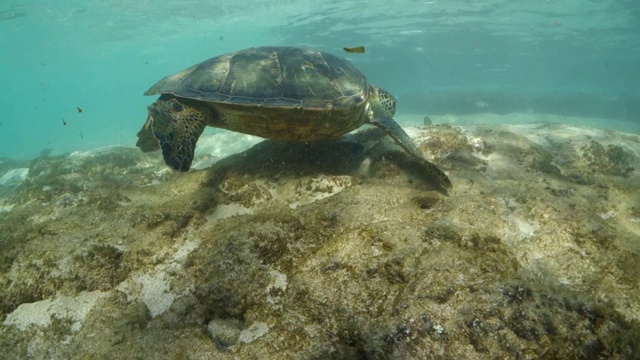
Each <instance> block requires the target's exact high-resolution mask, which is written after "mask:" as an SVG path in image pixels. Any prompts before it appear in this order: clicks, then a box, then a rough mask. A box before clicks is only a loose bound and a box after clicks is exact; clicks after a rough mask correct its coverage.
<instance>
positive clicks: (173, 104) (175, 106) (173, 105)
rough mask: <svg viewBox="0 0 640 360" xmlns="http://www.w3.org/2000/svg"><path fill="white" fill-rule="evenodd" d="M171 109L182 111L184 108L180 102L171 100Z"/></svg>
mask: <svg viewBox="0 0 640 360" xmlns="http://www.w3.org/2000/svg"><path fill="white" fill-rule="evenodd" d="M171 109H172V110H173V111H175V112H180V111H182V110H183V109H184V108H183V107H182V104H180V103H179V102H177V101H175V100H173V101H171Z"/></svg>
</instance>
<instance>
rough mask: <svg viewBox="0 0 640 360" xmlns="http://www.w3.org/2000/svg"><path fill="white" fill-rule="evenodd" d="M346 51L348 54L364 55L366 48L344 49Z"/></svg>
mask: <svg viewBox="0 0 640 360" xmlns="http://www.w3.org/2000/svg"><path fill="white" fill-rule="evenodd" d="M343 49H344V51H346V52H348V53H363V52H364V46H356V47H351V48H343Z"/></svg>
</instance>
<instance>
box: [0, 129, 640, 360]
mask: <svg viewBox="0 0 640 360" xmlns="http://www.w3.org/2000/svg"><path fill="white" fill-rule="evenodd" d="M580 131H583V132H580ZM408 133H409V134H410V135H411V136H412V137H413V138H414V140H415V141H416V143H417V144H419V148H420V149H421V151H423V153H424V154H425V156H427V157H430V158H431V159H433V160H434V162H437V163H438V165H439V166H441V168H443V169H444V170H445V171H447V172H448V174H449V176H450V177H451V178H452V179H453V182H454V188H453V189H452V190H451V191H450V192H449V193H448V194H445V193H442V192H439V191H438V187H436V186H433V184H431V183H430V182H429V181H428V180H426V179H424V178H421V177H420V174H419V172H412V171H411V169H412V161H411V159H410V158H408V156H407V155H406V154H404V152H402V150H401V149H400V148H398V147H396V145H394V144H393V143H392V142H391V141H389V140H386V139H385V138H384V137H383V136H382V135H383V134H381V133H380V132H378V131H375V130H374V131H367V130H365V131H361V132H358V133H356V134H353V135H351V136H349V137H347V138H345V139H341V140H339V141H332V142H328V143H318V144H311V145H304V144H293V145H292V144H287V143H279V142H273V141H265V142H261V143H259V144H257V145H255V146H253V147H251V148H249V149H247V150H245V151H242V152H240V153H238V154H235V155H230V156H227V157H224V156H221V157H222V158H223V159H222V160H219V161H217V162H215V164H214V165H212V166H211V167H210V168H206V169H203V170H197V171H193V172H190V173H186V174H177V173H170V172H166V171H165V170H163V165H162V164H160V163H159V162H158V161H154V160H153V159H151V158H150V157H147V156H145V155H143V154H140V153H137V152H132V151H131V149H128V148H116V149H110V150H109V151H103V152H100V153H96V154H86V155H83V156H78V154H76V155H66V156H56V157H48V158H46V159H45V158H43V159H39V160H37V161H35V162H33V163H32V165H31V166H30V168H29V174H28V175H27V178H26V179H25V180H24V182H23V183H22V184H21V185H20V186H19V187H18V188H17V189H16V191H15V192H13V193H11V194H10V195H8V196H7V197H6V198H4V199H3V201H4V202H5V203H7V204H13V207H12V209H11V210H10V211H5V212H2V213H0V226H1V227H2V230H3V231H2V232H0V285H1V286H0V320H1V324H2V325H1V326H0V347H2V350H1V351H2V353H4V354H10V355H11V357H12V358H17V359H29V358H69V359H76V358H77V359H82V358H89V357H96V358H115V359H118V358H121V359H130V358H158V359H161V358H162V359H164V358H214V359H217V358H220V359H226V358H229V359H254V358H261V359H281V358H294V359H484V358H525V359H526V358H532V359H533V358H616V357H617V358H633V357H634V356H635V354H637V353H638V352H640V348H638V345H637V344H638V343H639V342H638V340H640V322H639V320H640V305H639V304H640V301H639V300H638V299H639V298H640V293H639V292H638V288H640V287H639V286H638V285H639V283H638V281H639V280H638V279H640V268H639V267H638V266H637V261H636V259H637V258H638V256H639V255H640V245H639V244H638V242H637V239H638V238H639V236H640V235H639V234H640V221H638V218H640V216H639V215H638V214H639V210H638V209H639V208H640V206H639V205H638V204H640V195H639V194H640V177H639V174H638V170H636V169H638V166H639V165H640V164H638V159H639V157H638V154H639V153H640V139H639V138H638V137H637V136H634V135H629V134H620V133H615V132H604V131H597V130H594V129H584V130H580V129H575V128H568V127H565V126H561V125H553V126H549V125H522V126H490V125H475V126H466V127H452V126H431V125H430V126H426V127H419V128H411V129H408ZM568 133H571V136H568V135H567V134H568ZM576 134H577V135H576ZM219 136H222V135H220V134H215V135H212V136H211V137H210V139H211V141H216V137H219ZM204 140H205V141H206V140H207V138H205V139H204ZM202 145H203V148H206V147H207V144H206V143H205V144H202ZM203 156H204V157H206V155H203ZM195 161H196V162H198V161H201V159H200V158H198V157H196V159H195Z"/></svg>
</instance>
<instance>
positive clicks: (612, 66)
mask: <svg viewBox="0 0 640 360" xmlns="http://www.w3.org/2000/svg"><path fill="white" fill-rule="evenodd" d="M265 44H272V45H296V46H310V47H314V48H318V49H320V50H324V51H328V52H332V53H334V54H338V55H343V56H346V57H348V58H349V59H350V60H352V61H353V62H354V63H355V64H356V65H357V66H358V67H359V68H360V69H361V70H362V71H363V72H364V73H365V74H367V76H368V77H369V79H370V80H371V82H373V83H376V84H379V85H380V86H383V87H384V88H386V89H388V90H389V91H390V92H392V93H394V94H395V95H396V96H397V97H398V98H399V107H400V108H399V112H400V113H402V112H405V113H411V114H413V113H415V114H449V113H451V114H456V113H469V112H470V111H472V110H477V106H476V107H474V106H473V105H474V104H476V105H477V104H483V103H484V102H486V103H490V104H493V106H490V107H486V108H484V107H482V111H488V112H519V111H522V112H525V111H534V112H540V113H560V114H565V113H566V114H567V115H580V116H588V117H595V118H600V119H603V120H602V121H601V122H600V123H598V125H600V126H601V127H615V128H620V129H622V130H628V131H635V130H634V129H637V128H638V123H639V122H640V118H639V114H640V105H638V104H639V103H640V66H638V65H639V64H640V3H639V2H638V1H631V0H627V1H596V0H592V1H586V0H583V1H577V0H573V1H536V2H534V1H506V0H503V1H500V0H493V1H489V0H487V1H436V0H434V1H392V0H391V1H389V0H388V1H366V2H365V1H346V2H345V1H340V2H337V1H333V2H332V1H309V0H303V1H245V2H238V1H150V0H147V1H141V0H136V1H127V0H119V1H118V0H112V1H69V0H65V1H63V0H57V1H23V0H21V1H17V0H4V1H3V2H2V5H0V49H2V50H1V51H0V63H1V64H2V66H1V67H0V79H2V84H3V86H2V87H1V89H0V98H1V99H2V100H1V101H0V113H1V114H2V117H1V118H0V137H1V139H2V141H0V157H9V158H16V159H27V158H32V157H34V156H37V155H38V154H39V153H40V152H41V151H42V150H43V149H46V148H50V149H52V151H53V153H65V152H70V151H75V150H81V149H90V148H95V147H101V146H108V145H114V144H124V145H132V146H133V145H134V144H135V140H136V137H135V133H136V132H137V130H138V129H139V128H140V126H141V124H142V123H143V122H144V119H145V116H146V106H147V105H148V104H150V103H151V102H152V101H154V98H151V97H144V96H143V95H142V94H143V92H144V91H145V90H146V89H147V88H148V87H149V86H151V85H152V84H153V83H155V82H156V81H157V80H159V79H160V78H162V77H163V76H165V75H167V74H171V73H174V72H176V71H178V70H180V69H182V68H184V67H187V66H190V65H192V64H194V63H197V62H199V61H202V60H204V59H207V58H210V57H213V56H216V55H219V54H222V53H225V52H228V51H233V50H238V49H241V48H245V47H250V46H259V45H265ZM358 45H364V46H366V48H367V52H366V53H364V54H345V53H344V52H343V51H342V47H345V46H358ZM478 101H482V102H480V103H478ZM78 108H80V109H82V112H81V113H80V112H79V110H78ZM420 118H421V117H420ZM65 124H66V125H65Z"/></svg>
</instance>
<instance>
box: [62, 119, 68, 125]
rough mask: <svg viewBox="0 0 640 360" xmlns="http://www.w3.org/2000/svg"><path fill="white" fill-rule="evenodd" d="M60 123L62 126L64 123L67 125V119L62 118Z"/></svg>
mask: <svg viewBox="0 0 640 360" xmlns="http://www.w3.org/2000/svg"><path fill="white" fill-rule="evenodd" d="M62 125H63V126H66V125H67V121H66V120H65V119H64V118H62Z"/></svg>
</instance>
